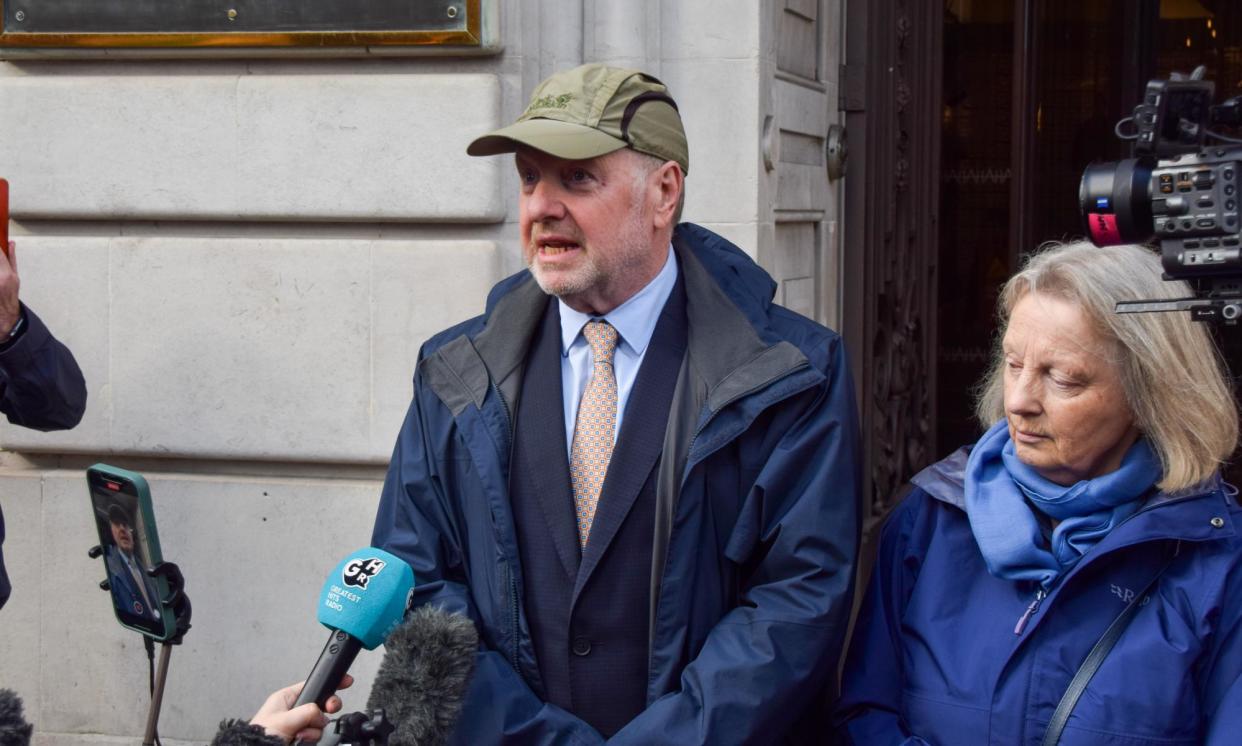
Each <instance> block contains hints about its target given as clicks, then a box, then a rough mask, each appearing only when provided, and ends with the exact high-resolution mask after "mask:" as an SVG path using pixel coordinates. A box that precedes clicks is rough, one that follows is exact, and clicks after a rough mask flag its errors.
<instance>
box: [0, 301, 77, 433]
mask: <svg viewBox="0 0 1242 746" xmlns="http://www.w3.org/2000/svg"><path fill="white" fill-rule="evenodd" d="M22 313H23V314H25V317H26V330H25V331H24V332H22V333H21V335H20V336H19V337H18V338H17V339H16V340H15V341H13V342H12V343H11V344H9V345H8V346H6V347H2V348H0V412H4V414H5V415H6V416H7V417H8V418H9V422H12V423H13V424H15V425H21V426H22V427H29V428H32V429H34V430H45V431H46V430H68V429H69V428H72V427H74V426H75V425H77V424H78V422H80V421H81V420H82V413H83V412H85V411H86V382H85V381H84V380H83V379H82V371H81V369H79V368H78V363H77V361H76V360H74V359H73V353H71V352H69V348H67V347H65V346H64V345H63V344H61V343H60V342H59V341H58V340H57V339H56V338H55V337H53V336H52V333H51V332H49V331H48V329H47V327H46V326H44V324H43V321H42V320H41V319H40V318H39V317H38V316H36V315H35V313H34V311H31V310H30V309H29V308H27V307H26V306H25V305H23V306H22Z"/></svg>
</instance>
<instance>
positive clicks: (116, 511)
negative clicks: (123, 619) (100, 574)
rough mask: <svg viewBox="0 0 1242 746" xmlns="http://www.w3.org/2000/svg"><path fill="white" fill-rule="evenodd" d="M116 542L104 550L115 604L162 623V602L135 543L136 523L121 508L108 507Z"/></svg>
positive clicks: (116, 505)
mask: <svg viewBox="0 0 1242 746" xmlns="http://www.w3.org/2000/svg"><path fill="white" fill-rule="evenodd" d="M108 524H109V527H110V528H111V529H112V541H113V543H110V544H108V545H107V546H105V547H104V552H105V554H106V555H107V557H108V584H109V585H111V586H112V598H113V603H114V604H115V605H116V608H118V609H124V610H126V611H127V612H129V613H131V614H133V615H134V616H139V617H142V618H144V619H159V618H160V611H159V599H158V598H157V595H158V594H157V593H156V591H155V586H154V585H153V584H152V583H151V578H150V577H149V576H148V575H147V574H146V573H145V572H143V569H142V568H143V566H144V562H143V560H142V559H141V553H140V552H139V550H138V546H137V542H136V541H135V539H134V533H135V532H134V522H133V520H131V519H130V517H129V513H128V512H126V510H125V509H124V508H122V507H121V506H120V505H118V504H116V503H113V504H112V505H109V506H108Z"/></svg>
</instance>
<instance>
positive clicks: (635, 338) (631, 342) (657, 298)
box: [556, 244, 677, 356]
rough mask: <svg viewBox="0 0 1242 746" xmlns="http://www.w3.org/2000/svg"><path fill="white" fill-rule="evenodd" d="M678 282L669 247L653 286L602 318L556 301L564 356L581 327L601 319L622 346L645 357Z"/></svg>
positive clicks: (580, 331) (653, 280)
mask: <svg viewBox="0 0 1242 746" xmlns="http://www.w3.org/2000/svg"><path fill="white" fill-rule="evenodd" d="M676 282H677V257H676V255H674V254H673V245H672V244H669V246H668V258H666V259H665V260H664V267H663V269H661V270H660V272H659V274H657V275H656V276H655V277H654V278H653V279H652V280H651V282H649V283H647V285H646V286H645V287H644V288H643V289H642V290H639V291H638V292H637V293H635V294H634V295H633V296H631V297H630V299H629V300H627V301H626V302H624V303H622V304H621V305H619V306H617V307H616V308H614V309H612V311H609V312H608V313H606V314H604V315H603V316H602V317H601V316H592V315H590V314H585V313H582V312H581V311H575V310H574V309H572V308H570V307H569V306H567V305H565V301H563V300H560V299H557V301H556V302H557V303H559V304H560V311H561V355H562V356H565V355H568V354H569V348H570V347H572V346H573V344H574V342H575V341H576V340H577V339H578V336H579V335H580V334H581V333H582V327H584V326H586V324H587V322H588V321H593V320H595V319H599V318H602V319H604V320H605V321H607V322H608V323H609V324H612V325H613V327H614V328H616V330H617V334H618V335H619V336H620V338H621V339H620V344H621V345H625V346H627V347H629V348H630V351H631V352H633V354H635V355H642V354H643V352H644V351H645V350H646V349H647V344H648V343H649V342H650V341H651V335H652V333H654V332H655V325H656V322H657V321H659V320H660V311H661V310H663V309H664V304H665V303H666V302H667V301H668V297H669V295H671V294H672V292H673V285H674V284H675V283H676Z"/></svg>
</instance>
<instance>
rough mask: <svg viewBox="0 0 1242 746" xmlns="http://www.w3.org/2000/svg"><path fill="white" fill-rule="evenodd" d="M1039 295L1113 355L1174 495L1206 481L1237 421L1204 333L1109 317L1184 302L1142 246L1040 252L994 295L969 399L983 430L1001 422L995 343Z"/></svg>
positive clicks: (1191, 326)
mask: <svg viewBox="0 0 1242 746" xmlns="http://www.w3.org/2000/svg"><path fill="white" fill-rule="evenodd" d="M1030 293H1042V294H1045V295H1051V296H1054V297H1059V298H1062V299H1064V300H1067V301H1071V302H1073V303H1076V304H1077V305H1078V306H1079V308H1081V309H1082V311H1083V313H1085V314H1086V316H1087V318H1088V319H1089V320H1090V322H1091V323H1092V324H1093V325H1094V326H1095V328H1096V329H1097V330H1098V331H1099V333H1100V334H1101V335H1102V336H1103V337H1104V338H1105V339H1107V340H1110V341H1111V342H1112V343H1113V344H1114V345H1115V347H1116V357H1115V358H1114V364H1115V366H1116V368H1117V371H1118V373H1119V374H1120V377H1121V382H1122V387H1123V389H1124V391H1125V397H1126V403H1127V404H1128V405H1129V407H1130V413H1131V415H1132V416H1133V417H1134V422H1135V425H1136V427H1138V429H1139V430H1140V431H1142V433H1143V434H1144V435H1146V436H1147V438H1148V440H1149V441H1150V442H1151V445H1152V448H1153V450H1155V451H1156V453H1157V454H1158V455H1159V456H1160V463H1161V466H1162V468H1163V476H1162V477H1161V480H1160V482H1158V484H1157V486H1159V487H1160V488H1161V489H1162V490H1164V491H1166V492H1175V491H1177V490H1181V489H1185V488H1188V487H1191V486H1194V485H1196V484H1198V483H1200V482H1202V481H1204V480H1205V479H1207V478H1208V477H1210V476H1211V475H1212V474H1213V473H1214V472H1215V471H1216V470H1217V469H1219V468H1220V466H1221V464H1222V463H1224V462H1225V461H1226V460H1227V459H1228V458H1229V456H1230V455H1231V454H1232V453H1233V449H1234V447H1235V446H1236V445H1237V441H1238V412H1237V405H1236V404H1235V402H1234V399H1233V393H1232V390H1231V388H1230V385H1229V379H1228V375H1227V373H1226V370H1225V365H1224V361H1223V360H1222V358H1221V356H1220V351H1219V350H1217V348H1216V345H1215V343H1214V342H1213V341H1212V338H1211V336H1210V335H1209V334H1208V332H1207V330H1206V329H1205V328H1204V326H1203V324H1199V323H1195V322H1193V321H1191V320H1190V317H1189V314H1188V313H1185V312H1180V311H1179V312H1167V313H1139V314H1118V313H1115V311H1114V307H1115V304H1116V303H1117V301H1123V300H1144V299H1171V298H1185V297H1189V296H1190V295H1192V294H1193V293H1192V291H1191V289H1190V286H1189V285H1187V284H1186V283H1185V282H1182V281H1176V282H1167V281H1164V280H1162V279H1161V265H1160V258H1159V257H1158V256H1157V255H1156V254H1155V253H1153V252H1152V251H1151V250H1150V249H1147V248H1144V247H1141V246H1113V247H1109V248H1103V249H1102V248H1097V247H1095V246H1093V245H1092V244H1090V243H1087V242H1085V241H1079V242H1074V243H1067V244H1058V243H1053V244H1048V245H1046V246H1044V247H1042V248H1041V250H1040V251H1039V252H1038V253H1036V254H1034V255H1033V256H1031V257H1030V258H1029V259H1028V260H1027V262H1026V264H1025V265H1024V266H1023V268H1022V270H1021V271H1020V272H1018V273H1017V274H1016V275H1014V276H1013V277H1011V278H1010V279H1009V281H1008V282H1007V283H1005V286H1004V287H1003V288H1002V289H1001V292H1000V298H999V300H998V302H997V320H998V321H999V326H1000V332H999V334H998V335H997V341H996V345H995V348H994V350H993V355H992V366H991V369H990V370H989V371H988V373H987V375H986V376H985V377H984V379H983V381H981V382H980V384H979V387H978V389H977V399H976V407H975V414H976V416H977V417H978V418H979V421H980V423H982V425H983V426H984V427H985V428H987V427H990V426H991V425H992V424H994V423H995V422H996V421H998V420H1000V419H1001V418H1003V417H1004V416H1005V405H1004V381H1003V375H1004V367H1005V365H1004V362H1005V361H1004V354H1003V352H1002V350H1001V345H1000V343H1001V339H1002V338H1003V337H1004V334H1005V329H1006V328H1007V327H1008V325H1009V315H1010V314H1011V313H1012V312H1013V308H1014V306H1015V305H1017V303H1018V301H1020V300H1021V299H1022V298H1024V297H1026V296H1027V295H1028V294H1030Z"/></svg>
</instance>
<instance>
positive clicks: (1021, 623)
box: [1013, 587, 1048, 635]
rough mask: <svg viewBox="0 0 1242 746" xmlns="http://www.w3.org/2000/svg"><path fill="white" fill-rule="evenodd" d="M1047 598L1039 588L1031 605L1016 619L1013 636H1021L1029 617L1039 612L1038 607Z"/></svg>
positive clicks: (1046, 592) (1045, 593) (1044, 591)
mask: <svg viewBox="0 0 1242 746" xmlns="http://www.w3.org/2000/svg"><path fill="white" fill-rule="evenodd" d="M1047 597H1048V591H1046V590H1044V589H1043V588H1042V587H1040V588H1039V589H1038V590H1036V591H1035V598H1034V599H1033V600H1032V601H1031V605H1030V606H1027V607H1026V611H1024V612H1022V616H1021V617H1019V618H1018V624H1017V626H1015V627H1014V628H1013V633H1014V634H1015V635H1020V634H1022V632H1023V631H1025V630H1026V623H1027V622H1029V621H1031V617H1033V616H1035V613H1036V612H1037V611H1039V605H1040V604H1041V603H1043V601H1044V599H1045V598H1047Z"/></svg>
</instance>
